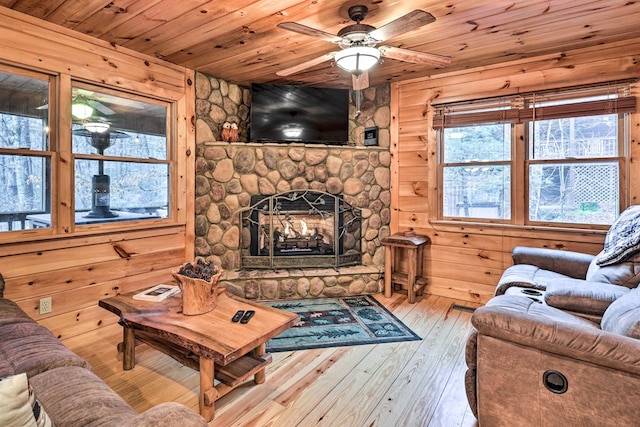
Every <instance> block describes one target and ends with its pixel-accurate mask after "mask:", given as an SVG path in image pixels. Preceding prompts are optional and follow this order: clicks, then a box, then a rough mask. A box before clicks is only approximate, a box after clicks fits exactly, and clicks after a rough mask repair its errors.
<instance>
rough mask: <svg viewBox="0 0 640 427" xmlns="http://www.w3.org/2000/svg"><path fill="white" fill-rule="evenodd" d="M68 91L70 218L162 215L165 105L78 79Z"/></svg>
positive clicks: (166, 172)
mask: <svg viewBox="0 0 640 427" xmlns="http://www.w3.org/2000/svg"><path fill="white" fill-rule="evenodd" d="M72 96H73V104H72V115H73V119H74V120H73V131H72V135H73V154H74V158H75V168H74V169H75V185H74V188H75V211H76V215H75V222H76V224H77V225H82V224H93V223H96V222H112V221H121V220H134V219H135V220H143V219H151V218H164V217H167V216H168V212H169V166H170V164H169V156H168V145H167V142H168V140H167V127H168V126H167V110H168V106H167V105H166V104H164V103H159V102H152V101H150V100H146V99H142V98H133V97H130V96H128V97H123V96H120V95H115V94H113V93H109V92H106V91H105V90H97V89H94V88H91V87H88V86H81V85H76V86H74V88H73V90H72ZM74 110H75V113H73V111H74Z"/></svg>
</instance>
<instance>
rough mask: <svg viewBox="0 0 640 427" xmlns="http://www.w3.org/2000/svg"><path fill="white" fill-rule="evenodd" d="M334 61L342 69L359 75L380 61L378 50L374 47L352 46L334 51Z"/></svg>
mask: <svg viewBox="0 0 640 427" xmlns="http://www.w3.org/2000/svg"><path fill="white" fill-rule="evenodd" d="M335 61H336V65H337V66H338V67H340V68H342V69H343V70H345V71H348V72H350V73H351V74H355V75H359V74H362V73H363V72H364V71H367V70H368V69H370V68H371V67H373V66H374V65H376V64H377V63H378V61H380V51H379V50H378V49H376V48H375V47H369V46H352V47H348V48H346V49H343V50H341V51H338V52H336V55H335Z"/></svg>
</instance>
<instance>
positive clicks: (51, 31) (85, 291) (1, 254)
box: [0, 8, 195, 339]
mask: <svg viewBox="0 0 640 427" xmlns="http://www.w3.org/2000/svg"><path fill="white" fill-rule="evenodd" d="M0 63H3V64H7V65H13V66H20V67H23V68H28V69H34V70H37V71H42V72H45V73H48V74H52V75H54V76H56V77H57V78H58V80H59V82H60V87H64V88H67V89H70V85H71V81H72V80H80V81H83V82H88V83H93V84H97V85H100V86H103V87H106V88H112V89H120V90H123V91H127V92H131V93H135V94H142V95H147V96H151V97H154V98H157V99H161V100H164V101H169V102H174V104H173V105H174V108H173V109H174V110H175V122H174V123H173V133H174V141H175V142H174V145H173V151H174V153H173V155H174V156H175V159H176V160H177V161H176V164H175V166H174V167H172V170H171V174H172V176H174V178H175V179H173V180H172V183H173V185H174V187H173V188H172V191H171V219H170V220H147V221H140V222H139V223H137V224H136V223H128V224H125V223H120V224H116V225H114V224H102V225H99V226H97V227H84V228H82V229H81V228H79V229H78V230H75V231H73V230H72V231H71V232H70V233H65V234H64V235H61V234H62V233H63V232H64V230H60V231H59V232H60V234H56V233H55V232H56V230H55V228H54V229H51V230H50V233H49V234H48V235H44V236H43V235H42V234H40V235H37V236H36V237H34V236H33V234H34V233H33V232H31V234H30V233H29V231H28V230H27V231H24V232H7V233H2V235H0V273H2V275H3V276H4V279H5V281H6V289H5V293H4V296H5V297H7V298H10V299H12V300H14V301H16V302H17V303H18V304H19V305H20V306H21V307H22V308H23V309H24V310H25V311H26V312H27V313H29V314H30V315H31V316H32V317H33V318H34V319H36V320H38V321H39V322H40V323H41V324H43V325H45V326H46V327H47V328H49V330H51V331H52V332H53V333H54V334H56V335H57V336H59V337H61V338H63V339H64V338H69V337H72V336H74V335H77V334H80V333H83V332H86V331H90V330H94V329H97V328H100V327H102V326H105V325H107V324H111V323H114V322H116V321H117V317H116V316H114V315H113V314H111V313H109V312H107V311H106V310H104V309H101V308H99V307H98V305H97V302H98V300H99V299H101V298H104V297H107V296H112V295H114V294H116V293H118V292H126V291H129V290H134V289H139V288H145V287H148V286H150V285H152V284H155V283H158V282H160V281H164V280H171V274H170V272H171V269H172V268H174V267H176V266H178V265H180V264H181V263H183V262H185V261H190V260H192V259H193V253H194V252H193V227H194V224H193V222H194V215H193V205H194V188H195V184H194V180H195V178H194V176H195V173H194V167H195V163H194V158H195V151H194V150H195V128H194V126H193V121H194V115H195V98H194V97H195V95H194V90H193V81H194V75H193V74H194V73H193V71H192V70H188V69H185V68H183V67H178V66H175V65H173V64H169V63H167V62H164V61H161V60H159V59H157V58H154V57H150V56H145V55H141V54H138V53H136V52H133V51H130V50H128V49H124V48H122V47H119V46H111V45H110V44H108V43H105V42H103V41H100V40H98V39H95V38H92V37H89V36H85V35H83V34H81V33H76V32H73V31H70V30H66V29H64V28H62V27H59V26H57V25H53V24H49V23H47V22H45V21H40V20H38V19H35V18H32V17H30V16H26V15H23V14H21V13H18V12H15V11H12V10H9V9H6V8H0ZM69 103H70V101H69V100H64V99H63V100H61V104H62V105H61V108H65V106H66V108H67V109H68V108H69ZM62 119H63V120H64V117H62ZM60 128H61V129H60V131H59V135H58V137H59V139H60V143H61V144H65V143H66V144H69V141H65V138H67V139H70V138H71V134H70V123H68V119H67V123H61V124H60ZM68 163H69V164H72V162H68ZM68 187H69V186H68V185H61V186H60V188H68ZM66 192H67V193H68V191H66ZM67 196H69V197H71V195H67ZM65 197H66V196H65ZM62 198H64V197H62ZM60 204H61V205H63V203H60ZM71 206H72V205H71ZM53 209H54V210H56V209H57V212H58V216H59V218H60V219H61V220H64V218H65V217H66V218H67V220H69V221H72V220H71V218H73V215H72V212H68V213H67V214H66V215H65V213H64V211H63V207H62V206H54V207H53ZM36 234H37V233H36ZM48 296H50V297H52V307H53V311H52V312H51V313H50V314H46V315H40V314H39V310H38V307H39V299H40V298H42V297H48Z"/></svg>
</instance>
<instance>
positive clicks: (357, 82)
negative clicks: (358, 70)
mask: <svg viewBox="0 0 640 427" xmlns="http://www.w3.org/2000/svg"><path fill="white" fill-rule="evenodd" d="M351 84H352V86H353V90H363V89H366V88H368V87H369V72H368V71H365V72H363V73H362V74H360V75H359V76H356V75H355V74H352V75H351Z"/></svg>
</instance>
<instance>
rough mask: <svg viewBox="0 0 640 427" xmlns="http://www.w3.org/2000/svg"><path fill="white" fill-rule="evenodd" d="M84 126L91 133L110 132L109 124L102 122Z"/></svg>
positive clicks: (86, 123) (88, 123) (87, 123)
mask: <svg viewBox="0 0 640 427" xmlns="http://www.w3.org/2000/svg"><path fill="white" fill-rule="evenodd" d="M83 126H84V128H85V129H86V130H88V131H89V132H91V133H105V132H106V131H107V130H109V123H107V122H101V121H93V122H85V123H84V124H83Z"/></svg>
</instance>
